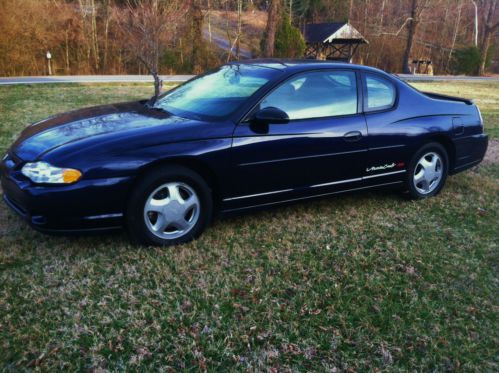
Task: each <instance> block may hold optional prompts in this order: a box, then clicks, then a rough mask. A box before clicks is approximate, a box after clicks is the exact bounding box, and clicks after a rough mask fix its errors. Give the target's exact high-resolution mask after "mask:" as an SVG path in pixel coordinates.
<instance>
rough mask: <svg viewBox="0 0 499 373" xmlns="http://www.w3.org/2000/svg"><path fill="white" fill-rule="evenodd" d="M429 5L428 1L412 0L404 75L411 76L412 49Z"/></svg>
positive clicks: (404, 57) (403, 67)
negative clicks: (422, 16) (410, 60)
mask: <svg viewBox="0 0 499 373" xmlns="http://www.w3.org/2000/svg"><path fill="white" fill-rule="evenodd" d="M427 5H428V0H411V15H410V17H409V18H408V20H409V22H408V25H409V32H408V34H407V40H406V44H405V51H404V56H403V59H404V60H403V65H402V71H403V72H404V74H409V73H410V72H411V69H410V67H409V58H410V57H411V52H412V47H413V45H414V38H415V36H416V31H417V29H418V26H419V23H420V22H421V15H422V13H423V11H424V10H425V9H426V6H427Z"/></svg>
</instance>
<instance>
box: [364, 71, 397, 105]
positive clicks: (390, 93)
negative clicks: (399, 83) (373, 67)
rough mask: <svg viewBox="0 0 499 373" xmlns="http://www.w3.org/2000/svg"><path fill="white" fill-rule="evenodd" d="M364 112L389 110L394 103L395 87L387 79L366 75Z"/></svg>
mask: <svg viewBox="0 0 499 373" xmlns="http://www.w3.org/2000/svg"><path fill="white" fill-rule="evenodd" d="M366 95H367V100H366V102H367V105H365V106H367V107H366V111H375V110H384V109H389V108H391V107H392V106H393V104H394V103H395V97H396V93H395V87H394V86H393V84H392V83H391V82H389V81H388V80H387V79H384V78H381V77H378V76H375V75H370V74H366Z"/></svg>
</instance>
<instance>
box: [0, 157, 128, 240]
mask: <svg viewBox="0 0 499 373" xmlns="http://www.w3.org/2000/svg"><path fill="white" fill-rule="evenodd" d="M0 178H1V185H2V189H3V200H4V201H5V203H6V204H7V205H8V206H9V207H10V208H11V209H12V210H13V211H15V212H16V213H17V214H18V215H19V216H21V217H22V218H23V219H24V220H26V221H27V222H28V223H29V224H30V225H31V226H32V227H33V228H35V229H37V230H39V231H42V232H47V233H57V232H61V233H64V232H74V231H78V232H79V231H94V230H103V229H116V228H120V227H122V225H123V212H124V210H125V207H126V199H127V195H128V192H129V190H130V186H131V183H132V178H130V177H120V178H109V179H94V180H80V181H79V182H77V183H75V184H72V185H64V186H42V185H36V184H33V183H32V182H30V181H29V180H26V178H25V177H24V176H22V175H21V174H20V171H15V170H10V169H8V167H6V164H5V162H2V165H1V167H0Z"/></svg>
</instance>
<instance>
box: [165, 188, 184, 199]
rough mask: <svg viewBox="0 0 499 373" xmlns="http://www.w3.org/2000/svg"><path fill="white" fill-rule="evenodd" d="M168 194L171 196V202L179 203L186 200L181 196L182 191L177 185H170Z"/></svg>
mask: <svg viewBox="0 0 499 373" xmlns="http://www.w3.org/2000/svg"><path fill="white" fill-rule="evenodd" d="M168 193H169V195H170V200H172V201H178V202H183V201H184V199H183V198H182V196H181V195H180V190H179V188H178V185H177V184H171V185H168Z"/></svg>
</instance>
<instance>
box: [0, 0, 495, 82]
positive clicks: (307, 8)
mask: <svg viewBox="0 0 499 373" xmlns="http://www.w3.org/2000/svg"><path fill="white" fill-rule="evenodd" d="M497 8H498V4H497V0H267V1H266V0H186V1H182V0H0V75H7V76H8V75H44V74H48V69H49V67H48V65H49V64H48V60H47V52H48V51H49V52H50V54H51V61H50V63H51V66H50V67H51V70H52V71H51V72H52V73H53V74H145V73H148V72H151V71H153V72H157V73H160V74H171V73H198V72H201V71H204V70H206V69H207V68H210V67H212V66H216V65H218V64H220V63H223V62H226V61H228V60H233V59H238V58H247V57H249V56H251V57H267V56H284V57H286V56H290V57H294V56H300V55H302V49H303V48H304V46H303V43H304V42H303V40H302V38H301V36H300V34H299V32H297V31H298V30H299V31H303V30H304V28H305V25H306V24H307V23H317V22H333V21H349V22H350V23H351V24H352V25H353V26H354V27H355V28H356V29H357V30H359V31H360V32H361V33H362V34H363V35H364V37H365V38H366V39H367V40H368V41H369V44H368V45H365V46H362V47H361V48H359V50H358V52H357V54H356V56H355V61H354V62H359V63H363V64H367V65H372V66H377V67H380V68H382V69H385V70H388V71H392V72H402V71H403V70H407V68H408V62H409V61H411V60H412V59H425V60H431V61H432V66H433V70H434V72H435V73H436V74H450V73H466V74H482V75H483V74H485V73H487V72H489V73H497V72H498V63H497V61H498V51H497V48H496V47H495V46H496V41H497V26H498V22H499V12H498V11H497ZM475 11H476V12H475ZM295 30H296V32H295Z"/></svg>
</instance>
